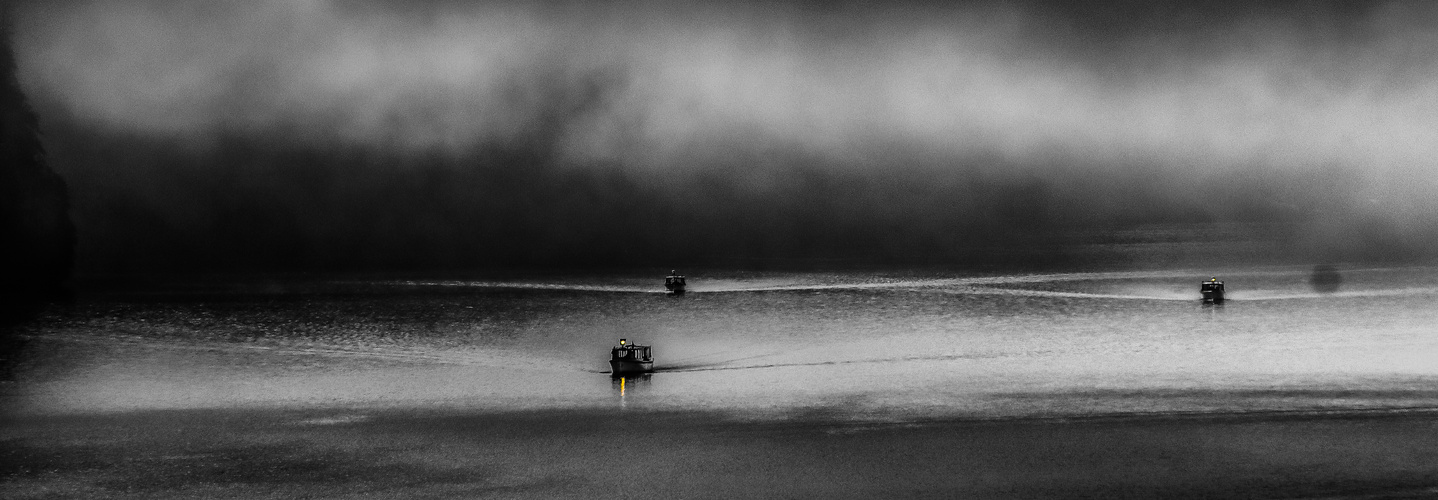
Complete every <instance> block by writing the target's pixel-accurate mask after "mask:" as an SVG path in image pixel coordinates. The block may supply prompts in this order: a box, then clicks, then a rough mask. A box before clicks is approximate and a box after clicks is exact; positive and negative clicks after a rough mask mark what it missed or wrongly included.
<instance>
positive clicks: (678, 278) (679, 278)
mask: <svg viewBox="0 0 1438 500" xmlns="http://www.w3.org/2000/svg"><path fill="white" fill-rule="evenodd" d="M664 289H665V290H667V293H669V294H670V295H684V275H682V274H679V273H678V272H676V271H669V276H665V277H664Z"/></svg>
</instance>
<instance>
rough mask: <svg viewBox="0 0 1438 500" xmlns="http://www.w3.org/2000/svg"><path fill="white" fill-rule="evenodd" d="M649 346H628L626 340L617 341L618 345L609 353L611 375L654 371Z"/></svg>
mask: <svg viewBox="0 0 1438 500" xmlns="http://www.w3.org/2000/svg"><path fill="white" fill-rule="evenodd" d="M649 348H650V346H647V345H634V344H630V343H629V340H628V339H619V345H616V346H614V348H613V349H610V351H609V368H610V369H612V371H613V373H616V374H617V373H643V372H649V371H653V370H654V357H653V356H651V355H650V351H649Z"/></svg>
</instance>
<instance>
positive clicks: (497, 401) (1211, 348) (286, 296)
mask: <svg viewBox="0 0 1438 500" xmlns="http://www.w3.org/2000/svg"><path fill="white" fill-rule="evenodd" d="M1205 272H1206V271H1205ZM1337 272H1338V274H1339V276H1341V283H1339V284H1337V285H1336V286H1335V285H1334V284H1333V283H1332V280H1328V281H1327V282H1324V283H1323V284H1322V286H1315V284H1314V283H1313V281H1314V279H1313V278H1314V270H1313V268H1311V267H1270V268H1252V269H1225V270H1223V271H1222V273H1221V274H1219V275H1218V276H1219V277H1220V279H1223V280H1224V281H1226V283H1227V285H1228V290H1229V294H1228V296H1229V299H1230V300H1228V301H1227V303H1225V304H1223V305H1220V306H1213V305H1203V304H1200V303H1199V301H1198V282H1199V281H1200V280H1202V279H1206V278H1208V277H1209V276H1208V275H1206V274H1204V273H1203V272H1198V271H1193V270H1183V269H1173V270H1153V271H1141V272H1108V273H1061V274H1012V275H988V276H958V275H919V274H915V273H902V274H892V275H884V274H873V273H862V274H860V273H849V274H845V273H823V274H820V273H809V274H783V273H771V274H762V275H754V274H737V273H730V274H725V273H712V274H711V275H708V276H706V275H704V274H691V275H690V284H691V288H690V290H691V291H690V293H688V294H687V295H685V296H683V297H670V296H665V295H663V294H662V293H659V292H660V291H661V290H662V287H660V286H659V284H658V283H660V282H659V281H658V280H655V279H652V277H648V276H642V277H641V276H618V277H604V278H595V277H591V278H585V279H582V280H564V279H544V280H507V281H463V280H432V281H426V280H340V281H330V282H324V283H318V284H317V283H309V284H305V285H303V286H300V285H295V284H288V285H286V284H281V285H274V284H270V285H267V287H266V288H263V289H257V290H248V291H246V292H245V293H230V292H233V290H230V292H226V293H220V294H210V295H205V294H199V295H198V296H190V297H180V298H177V297H175V296H159V297H148V298H144V299H143V300H138V299H135V298H134V297H125V298H108V299H98V300H93V301H87V302H82V303H81V304H79V305H77V306H75V307H74V308H71V309H69V310H65V311H59V312H56V313H55V314H53V315H51V316H50V317H47V318H46V319H45V320H44V321H42V322H41V323H40V324H38V325H37V326H36V327H35V328H34V331H33V332H32V333H33V334H34V335H35V336H36V338H37V339H39V341H40V342H41V343H42V344H43V343H49V344H51V345H57V346H62V347H60V348H57V349H58V350H57V351H56V352H57V353H65V354H64V355H63V356H62V355H61V354H54V355H52V356H53V357H52V358H43V359H41V360H39V361H37V362H36V363H35V366H36V368H35V369H34V374H33V375H32V376H31V379H32V381H33V383H31V384H29V385H28V387H30V389H29V391H28V392H27V396H26V397H25V401H26V403H25V404H26V405H27V407H28V408H29V409H31V410H33V411H41V412H77V411H80V412H86V411H112V410H127V409H150V408H211V407H218V408H224V407H271V406H273V407H293V406H299V407H344V408H356V409H362V408H370V407H395V406H399V407H415V408H455V407H459V408H478V409H492V410H495V411H508V410H517V409H532V408H573V407H612V408H619V409H623V410H625V411H647V410H659V409H703V410H720V411H726V412H732V414H733V415H734V416H735V418H750V419H785V418H791V417H794V416H804V417H805V418H815V417H816V416H817V417H823V418H833V419H840V420H854V419H858V420H875V421H906V420H916V419H926V418H946V417H955V416H957V417H978V418H991V417H1009V416H1030V415H1060V416H1061V415H1087V414H1108V413H1130V412H1206V411H1254V410H1259V411H1262V410H1322V409H1339V408H1344V409H1351V408H1404V407H1419V406H1435V405H1438V385H1435V384H1434V382H1435V381H1438V307H1435V305H1438V300H1435V299H1438V268H1432V267H1403V268H1373V267H1365V268H1358V267H1351V266H1350V267H1339V268H1338V270H1337ZM1320 281H1321V280H1320ZM210 292H213V290H210ZM197 297H198V298H197ZM621 337H622V338H627V339H629V340H630V341H631V342H634V343H640V344H649V345H652V346H654V353H655V356H656V360H657V362H656V373H653V374H651V375H646V376H640V377H624V378H623V379H616V378H611V376H610V375H609V374H608V373H607V371H608V366H607V362H606V361H607V355H608V347H609V346H610V345H612V344H614V343H615V342H616V341H617V340H618V339H619V338H621ZM74 352H84V353H86V354H84V355H80V356H77V355H73V353H74Z"/></svg>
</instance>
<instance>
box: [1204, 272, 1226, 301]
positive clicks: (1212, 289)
mask: <svg viewBox="0 0 1438 500" xmlns="http://www.w3.org/2000/svg"><path fill="white" fill-rule="evenodd" d="M1198 292H1199V293H1200V294H1202V295H1203V302H1204V303H1209V304H1221V303H1223V282H1222V281H1218V278H1209V279H1208V281H1205V282H1203V284H1202V285H1199V287H1198Z"/></svg>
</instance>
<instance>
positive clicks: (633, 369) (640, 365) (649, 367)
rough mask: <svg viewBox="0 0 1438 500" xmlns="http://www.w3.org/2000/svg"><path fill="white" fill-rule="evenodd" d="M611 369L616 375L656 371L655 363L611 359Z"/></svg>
mask: <svg viewBox="0 0 1438 500" xmlns="http://www.w3.org/2000/svg"><path fill="white" fill-rule="evenodd" d="M609 369H610V370H611V371H613V372H614V373H646V372H652V371H654V362H653V361H628V360H618V359H611V360H609Z"/></svg>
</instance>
